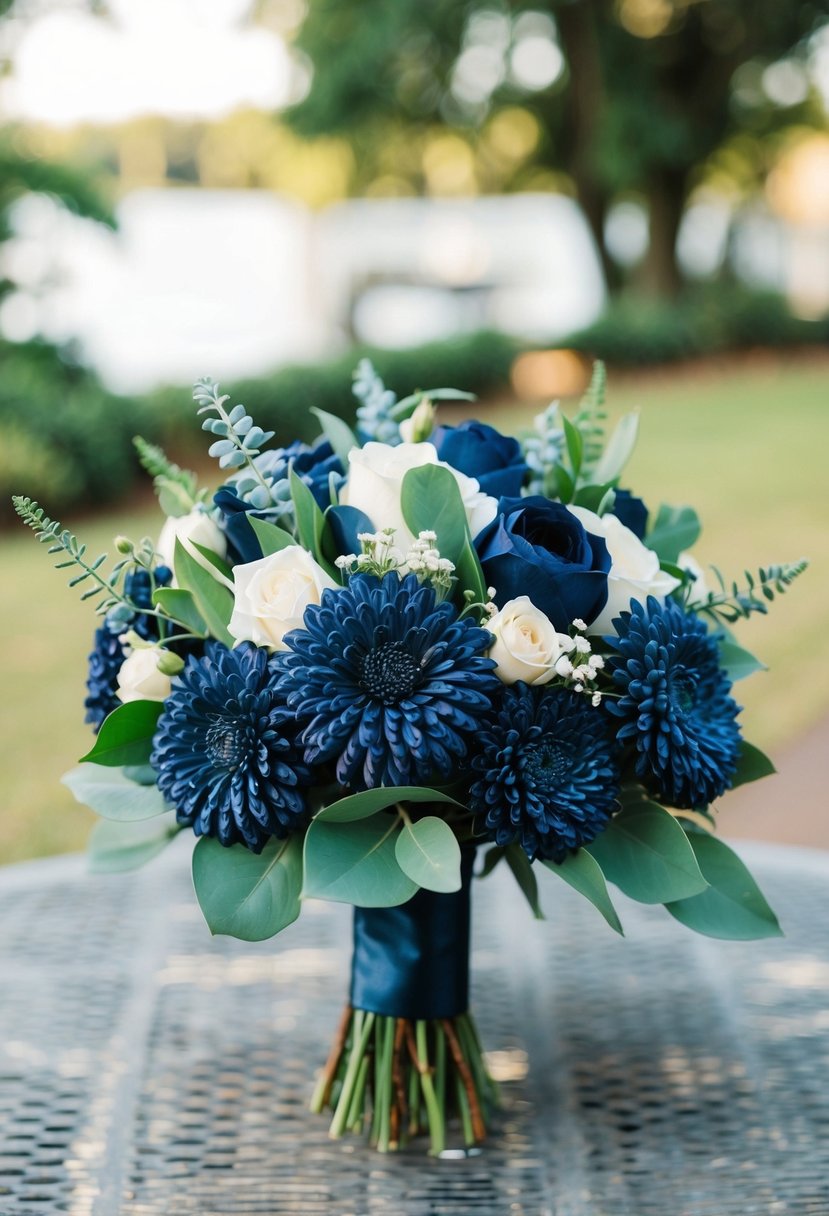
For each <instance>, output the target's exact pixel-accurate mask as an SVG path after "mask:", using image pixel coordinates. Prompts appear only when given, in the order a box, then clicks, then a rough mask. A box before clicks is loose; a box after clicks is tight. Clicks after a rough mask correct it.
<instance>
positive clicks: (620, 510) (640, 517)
mask: <svg viewBox="0 0 829 1216" xmlns="http://www.w3.org/2000/svg"><path fill="white" fill-rule="evenodd" d="M610 514H611V515H615V516H616V518H617V519H618V520H619V522H620V523H622V524H624V525H625V527H626V528H630V530H631V532H632V533H633V534H634V536H638V537H639V539H640V540H644V539H645V533H646V532H647V530H648V508H647V507H646V506H645V504H644V503H643V502H642V499H641V498H637V497H636V495H635V494H631V492H630V490H617V491H616V497H615V499H614V501H613V506H612V507H611V508H610Z"/></svg>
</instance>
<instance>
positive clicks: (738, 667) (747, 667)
mask: <svg viewBox="0 0 829 1216" xmlns="http://www.w3.org/2000/svg"><path fill="white" fill-rule="evenodd" d="M720 662H721V663H722V666H723V667H724V668H725V670H726V672H727V673H728V676H729V678H730V679H731V680H734V681H735V682H736V681H737V680H744V679H745V678H746V676H751V675H754V673H755V671H767V670H768V669H767V667H766V665H765V663H761V662H760V660H759V659H758V658H756V657H755V656H754V655H753V654H752V653H751V651H749V650H744V649H743V647H742V646H738V645H737V643H736V642H732V641H730V640H728V639H726V640H725V641H722V642H720Z"/></svg>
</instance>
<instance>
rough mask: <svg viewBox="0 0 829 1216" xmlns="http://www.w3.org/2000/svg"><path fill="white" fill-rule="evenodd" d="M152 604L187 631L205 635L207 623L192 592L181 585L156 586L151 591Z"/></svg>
mask: <svg viewBox="0 0 829 1216" xmlns="http://www.w3.org/2000/svg"><path fill="white" fill-rule="evenodd" d="M153 605H154V607H156V608H160V609H161V611H162V612H163V613H165V615H166V616H168V617H169V618H170V620H172V621H175V622H176V623H177V624H179V625H183V626H184V627H185V629H186V630H187V631H188V633H197V634H199V635H200V636H201V637H206V636H207V624H206V622H205V620H204V618H203V616H202V614H201V613H200V612H199V610H198V608H197V607H196V601H195V599H194V598H193V594H192V592H190V591H185V590H184V589H183V588H181V587H158V588H157V589H156V591H155V592H154V593H153Z"/></svg>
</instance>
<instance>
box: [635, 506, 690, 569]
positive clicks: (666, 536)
mask: <svg viewBox="0 0 829 1216" xmlns="http://www.w3.org/2000/svg"><path fill="white" fill-rule="evenodd" d="M701 531H702V528H701V526H700V522H699V517H698V516H697V513H696V511H695V510H694V508H693V507H667V506H665V505H664V503H663V505H662V506H661V507H660V508H659V511H658V512H657V515H656V519H655V520H654V523H653V527H652V528H651V530H650V531H649V532H648V534H647V536H646V537H645V544H646V545H647V546H648V548H649V549H653V551H654V553H656V555H657V556H658V557H659V559H660V561H663V562H672V563H675V562H676V560H677V558H678V557H679V555H680V553H684V552H685V550H686V549H690V548H692V546H693V545H695V544H696V542H697V541H698V540H699V534H700V532H701Z"/></svg>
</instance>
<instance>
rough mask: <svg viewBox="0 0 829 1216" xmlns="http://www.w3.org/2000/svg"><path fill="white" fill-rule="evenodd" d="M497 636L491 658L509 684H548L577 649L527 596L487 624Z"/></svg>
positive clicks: (510, 601) (486, 622) (518, 598)
mask: <svg viewBox="0 0 829 1216" xmlns="http://www.w3.org/2000/svg"><path fill="white" fill-rule="evenodd" d="M483 627H484V629H487V630H489V632H490V633H491V634H493V635H494V637H495V642H494V644H493V646H492V647H491V648H490V650H489V657H490V658H491V659H494V660H495V662H496V663H497V664H498V666H497V668H496V671H495V674H496V675H497V676H498V677H499V678H500V679H501V680H503V681H504V683H505V684H514V683H515V682H516V680H523V681H524V683H525V684H546V683H547V682H548V681H549V680H551V679H552V678H553V676H554V675H555V665H556V663H557V662H558V660H559V659H560V658H561V657H562V655H565V654H569V652H570V651H571V650H572V649H573V640H572V638H570V637H568V636H567V635H566V634H563V633H557V632H556V629H555V626H554V625H553V623H552V621H551V620H550V619H549V617H547V616H545V615H544V613H543V612H542V611H541V609H540V608H536V606H535V604H534V603H533V602H532V600H531V599H530V598H529V596H526V595H519V596H518V597H517V598H516V599H514V600H509V601H508V602H507V603H506V604H504V606H503V608H502V609H501V610H500V612H498V613H497V614H496V615H495V616H493V617H491V618H490V619H489V620H488V621H485V622H484V623H483Z"/></svg>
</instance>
